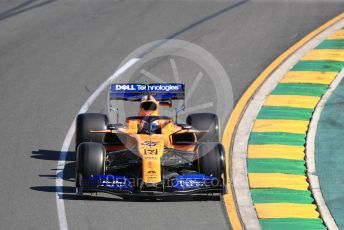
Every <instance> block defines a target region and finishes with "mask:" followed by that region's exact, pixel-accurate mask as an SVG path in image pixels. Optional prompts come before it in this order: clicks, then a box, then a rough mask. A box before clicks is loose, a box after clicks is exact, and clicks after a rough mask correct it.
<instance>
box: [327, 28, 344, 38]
mask: <svg viewBox="0 0 344 230" xmlns="http://www.w3.org/2000/svg"><path fill="white" fill-rule="evenodd" d="M327 39H344V30H337V31H336V32H334V33H333V34H331V35H330V36H329V37H328V38H327Z"/></svg>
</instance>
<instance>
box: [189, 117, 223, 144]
mask: <svg viewBox="0 0 344 230" xmlns="http://www.w3.org/2000/svg"><path fill="white" fill-rule="evenodd" d="M186 123H187V124H188V125H191V126H192V127H193V128H195V129H198V130H208V131H209V132H204V133H199V134H197V139H198V142H220V128H219V127H220V126H219V118H218V117H217V115H216V114H213V113H195V114H190V115H189V116H188V117H187V118H186Z"/></svg>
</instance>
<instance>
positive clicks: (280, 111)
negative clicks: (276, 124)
mask: <svg viewBox="0 0 344 230" xmlns="http://www.w3.org/2000/svg"><path fill="white" fill-rule="evenodd" d="M312 114H313V109H304V108H292V107H275V106H263V107H262V108H261V110H260V112H259V114H258V116H257V119H281V120H282V119H283V120H303V121H308V120H309V119H310V118H311V117H312Z"/></svg>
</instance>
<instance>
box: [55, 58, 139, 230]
mask: <svg viewBox="0 0 344 230" xmlns="http://www.w3.org/2000/svg"><path fill="white" fill-rule="evenodd" d="M139 60H140V59H138V58H133V59H130V60H129V61H128V62H127V63H125V64H124V65H123V66H122V67H121V68H119V69H118V70H117V71H116V72H115V73H114V74H113V75H112V76H111V77H109V78H108V79H107V80H106V81H104V82H103V83H102V84H101V85H100V86H99V87H98V88H97V90H96V91H94V92H93V93H92V95H91V96H90V97H89V98H88V99H87V101H86V102H85V103H84V104H83V105H82V107H81V109H80V110H79V112H78V114H79V113H85V112H87V110H88V108H89V107H90V106H91V104H92V103H93V102H94V101H95V100H96V98H97V97H98V96H99V95H100V94H101V92H103V90H104V89H106V87H107V86H108V85H109V84H110V83H111V81H113V80H115V79H116V78H117V77H119V76H120V75H121V74H123V73H124V72H125V71H127V70H128V69H129V68H130V67H131V66H133V65H134V64H135V63H136V62H138V61H139ZM74 132H75V118H74V119H73V122H72V124H71V126H70V128H69V130H68V132H67V135H66V137H65V139H64V141H63V145H62V149H61V152H60V156H59V161H58V162H57V170H56V183H55V185H56V206H57V215H58V218H59V224H60V229H61V230H68V225H67V217H66V210H65V205H64V199H63V170H64V167H65V163H66V162H65V160H66V157H67V154H68V150H69V147H70V144H71V141H72V139H73V135H74Z"/></svg>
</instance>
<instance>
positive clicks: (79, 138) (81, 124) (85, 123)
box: [75, 113, 109, 149]
mask: <svg viewBox="0 0 344 230" xmlns="http://www.w3.org/2000/svg"><path fill="white" fill-rule="evenodd" d="M108 123H109V119H108V117H107V116H106V115H105V114H101V113H83V114H79V115H78V116H77V118H76V133H75V149H77V147H78V145H79V144H80V143H82V142H91V141H92V142H99V143H102V142H103V139H104V136H105V134H104V133H91V132H90V130H104V129H107V125H108Z"/></svg>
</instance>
